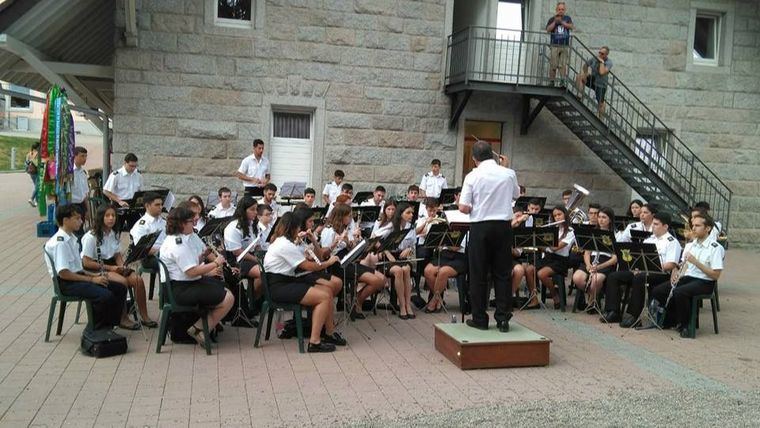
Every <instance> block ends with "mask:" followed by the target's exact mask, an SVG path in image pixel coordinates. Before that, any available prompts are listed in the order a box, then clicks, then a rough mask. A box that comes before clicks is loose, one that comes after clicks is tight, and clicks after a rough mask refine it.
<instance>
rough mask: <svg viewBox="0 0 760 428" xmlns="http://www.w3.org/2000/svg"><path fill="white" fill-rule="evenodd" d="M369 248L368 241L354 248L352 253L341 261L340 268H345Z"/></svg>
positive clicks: (363, 241)
mask: <svg viewBox="0 0 760 428" xmlns="http://www.w3.org/2000/svg"><path fill="white" fill-rule="evenodd" d="M365 248H367V240H366V239H365V240H362V241H361V242H359V243H358V244H356V246H355V247H354V248H352V249H351V251H349V252H348V254H346V255H345V256H343V258H342V259H341V260H340V267H345V266H346V265H347V264H348V263H351V262H352V261H353V260H354V259H355V258H356V257H357V255H359V254H361V253H363V252H364V249H365Z"/></svg>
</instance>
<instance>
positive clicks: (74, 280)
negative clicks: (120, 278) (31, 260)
mask: <svg viewBox="0 0 760 428" xmlns="http://www.w3.org/2000/svg"><path fill="white" fill-rule="evenodd" d="M55 221H56V223H57V224H58V232H56V233H55V235H53V236H52V237H51V238H50V239H48V241H47V242H46V243H45V252H46V253H47V254H48V255H49V256H50V258H52V259H53V263H55V269H56V272H53V266H51V264H50V261H49V260H48V257H45V264H46V265H47V269H48V273H49V274H50V277H51V278H52V277H53V275H58V284H59V285H60V288H61V293H63V294H64V295H66V296H75V297H82V298H85V299H87V300H89V301H91V302H92V309H93V318H94V319H93V320H92V324H93V326H94V328H95V329H96V330H97V329H110V328H112V327H114V326H117V325H119V320H120V319H121V317H122V314H123V309H124V300H125V297H126V295H127V289H126V288H125V287H124V286H123V285H121V284H119V283H117V282H112V281H109V279H108V277H107V276H101V275H99V274H93V273H87V272H85V270H84V267H83V266H82V258H81V256H80V254H79V245H78V244H77V239H76V237H75V236H74V232H75V231H77V230H79V228H81V227H82V216H81V214H79V210H78V209H77V208H76V206H74V205H61V206H58V208H57V209H56V212H55Z"/></svg>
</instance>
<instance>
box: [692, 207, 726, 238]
mask: <svg viewBox="0 0 760 428" xmlns="http://www.w3.org/2000/svg"><path fill="white" fill-rule="evenodd" d="M697 213H699V214H702V215H703V216H705V217H710V203H708V202H707V201H700V202H697V203H696V204H694V208H692V210H691V217H692V218H693V217H694V216H695V215H696V214H697ZM710 218H712V217H710ZM713 224H714V226H713V228H712V230H710V238H712V239H714V240H716V241H717V240H718V237H719V236H720V233H721V232H722V231H723V226H722V225H721V224H720V222H719V221H717V220H715V219H713Z"/></svg>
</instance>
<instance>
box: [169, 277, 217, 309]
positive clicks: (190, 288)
mask: <svg viewBox="0 0 760 428" xmlns="http://www.w3.org/2000/svg"><path fill="white" fill-rule="evenodd" d="M226 293H227V290H226V289H225V288H224V283H223V282H222V281H219V280H218V279H216V278H211V277H208V276H203V277H201V278H200V279H197V280H195V281H172V294H173V295H174V300H175V301H176V302H177V303H178V304H180V305H183V306H195V305H198V306H202V307H213V306H217V305H218V304H220V303H222V300H224V296H225V294H226Z"/></svg>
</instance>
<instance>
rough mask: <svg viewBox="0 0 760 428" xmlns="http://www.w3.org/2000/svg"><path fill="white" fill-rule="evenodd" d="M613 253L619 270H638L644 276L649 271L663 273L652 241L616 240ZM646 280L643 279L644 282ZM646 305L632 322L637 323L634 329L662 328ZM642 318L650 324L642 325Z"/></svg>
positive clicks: (647, 274)
mask: <svg viewBox="0 0 760 428" xmlns="http://www.w3.org/2000/svg"><path fill="white" fill-rule="evenodd" d="M615 250H616V251H615V253H616V254H617V257H618V266H619V268H620V269H619V270H628V271H639V272H642V273H644V275H646V277H648V276H649V274H650V273H665V272H664V271H663V270H662V264H661V263H660V255H659V254H658V253H657V246H656V245H655V244H653V243H646V244H645V243H638V242H618V243H617V244H616V245H615ZM646 282H648V278H647V281H645V283H646ZM647 308H648V305H645V306H644V310H642V311H641V314H639V317H638V318H637V319H636V321H635V322H634V323H633V325H638V327H636V329H638V330H646V329H650V328H654V327H657V328H658V329H660V330H662V328H660V326H659V325H658V324H657V322H656V320H655V319H653V318H652V316H651V314H650V313H649V310H648V309H647ZM644 320H648V321H649V322H650V323H651V325H648V326H646V327H645V326H643V324H644Z"/></svg>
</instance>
